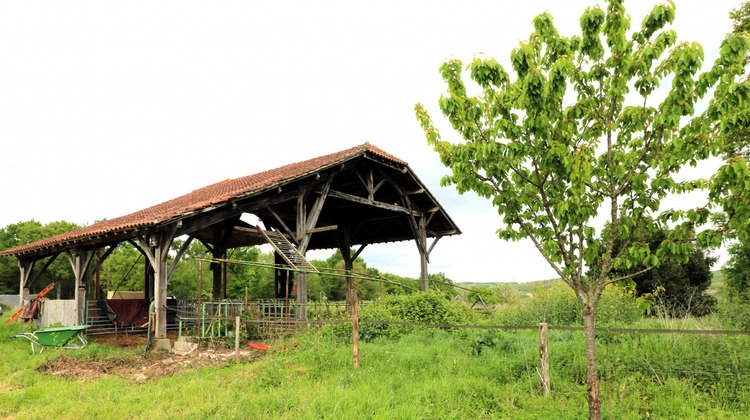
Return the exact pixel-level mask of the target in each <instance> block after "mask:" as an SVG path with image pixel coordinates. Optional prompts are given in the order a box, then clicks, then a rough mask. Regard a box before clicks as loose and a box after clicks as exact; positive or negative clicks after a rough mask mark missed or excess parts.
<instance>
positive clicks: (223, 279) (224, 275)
mask: <svg viewBox="0 0 750 420" xmlns="http://www.w3.org/2000/svg"><path fill="white" fill-rule="evenodd" d="M222 258H223V259H225V260H226V259H227V251H226V250H224V256H223V257H222ZM221 285H222V286H221V299H222V300H223V299H226V298H227V263H226V262H222V263H221Z"/></svg>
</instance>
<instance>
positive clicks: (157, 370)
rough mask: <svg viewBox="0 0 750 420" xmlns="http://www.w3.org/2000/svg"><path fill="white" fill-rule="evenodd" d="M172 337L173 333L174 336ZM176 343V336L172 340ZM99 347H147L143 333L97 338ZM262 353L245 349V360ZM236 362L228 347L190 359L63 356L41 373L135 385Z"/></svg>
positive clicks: (163, 354)
mask: <svg viewBox="0 0 750 420" xmlns="http://www.w3.org/2000/svg"><path fill="white" fill-rule="evenodd" d="M170 335H171V334H170ZM169 338H170V341H172V342H173V343H174V341H175V339H176V338H177V337H176V334H175V336H174V337H169ZM93 340H94V341H96V343H97V344H101V345H112V346H117V347H120V348H131V349H132V348H139V347H140V348H145V346H146V336H145V335H143V334H130V335H128V336H126V335H124V334H118V335H117V336H115V335H114V334H111V335H103V336H98V337H95V338H93ZM260 353H261V352H258V351H254V352H251V351H248V350H243V351H241V353H240V357H241V359H242V360H244V361H247V360H248V359H250V360H255V359H257V358H259V357H261V354H260ZM233 360H235V352H234V351H233V350H229V349H226V348H214V349H198V350H195V351H193V352H192V353H190V354H188V355H187V356H179V355H176V354H173V353H168V352H165V351H149V352H148V353H142V354H122V355H118V356H114V357H112V356H109V357H107V358H106V359H80V358H76V357H70V356H68V355H66V354H61V355H60V356H59V357H58V358H56V359H53V360H48V361H46V362H45V363H43V364H42V365H40V366H39V367H38V368H37V370H38V371H40V372H43V373H47V374H49V375H53V376H60V377H66V378H81V379H96V378H100V377H102V376H118V377H121V378H123V379H127V380H130V381H132V382H134V383H144V382H146V381H150V380H152V379H159V378H164V377H169V376H172V375H175V374H177V373H181V372H185V371H188V370H191V369H196V368H200V367H203V366H221V365H224V364H227V363H230V362H231V361H233Z"/></svg>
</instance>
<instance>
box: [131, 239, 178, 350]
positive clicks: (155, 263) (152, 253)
mask: <svg viewBox="0 0 750 420" xmlns="http://www.w3.org/2000/svg"><path fill="white" fill-rule="evenodd" d="M176 230H177V225H176V224H175V225H173V226H172V227H171V228H168V229H167V230H164V231H161V232H158V233H156V234H153V235H151V236H150V237H148V238H143V237H139V238H138V239H139V241H140V242H141V245H142V248H143V250H144V253H145V254H146V257H147V258H146V259H147V260H148V262H149V263H150V264H151V267H152V268H153V271H154V312H155V322H154V325H155V328H154V338H155V339H157V340H163V339H166V338H167V283H168V276H169V268H168V266H167V259H168V257H169V249H170V247H171V245H172V241H173V240H174V234H175V231H176Z"/></svg>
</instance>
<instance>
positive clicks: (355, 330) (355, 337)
mask: <svg viewBox="0 0 750 420" xmlns="http://www.w3.org/2000/svg"><path fill="white" fill-rule="evenodd" d="M352 347H353V349H354V368H355V369H357V368H359V303H358V302H357V291H356V290H355V289H354V288H352Z"/></svg>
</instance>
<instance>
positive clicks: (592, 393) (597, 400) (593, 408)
mask: <svg viewBox="0 0 750 420" xmlns="http://www.w3.org/2000/svg"><path fill="white" fill-rule="evenodd" d="M595 328H596V309H595V308H592V307H591V305H584V307H583V336H584V341H585V343H586V384H587V389H588V394H589V419H591V420H601V418H602V400H601V397H600V394H599V376H598V375H597V372H596V339H595Z"/></svg>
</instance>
